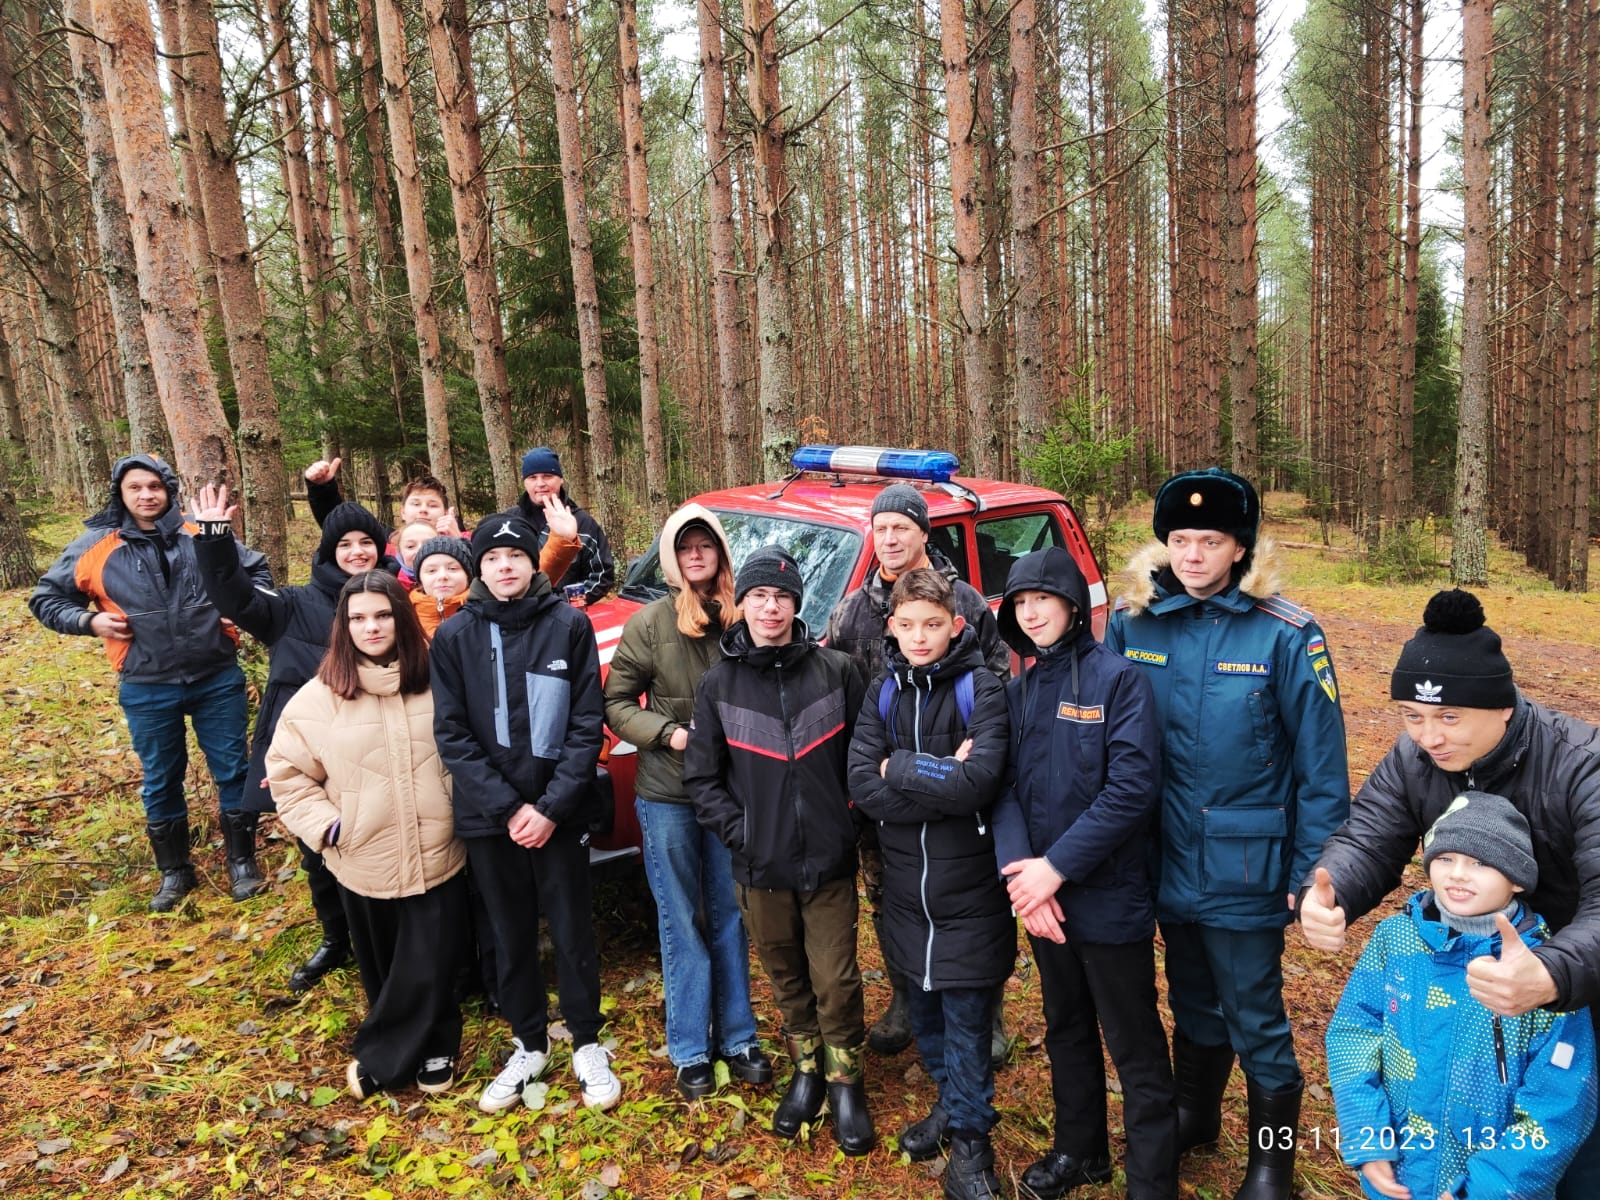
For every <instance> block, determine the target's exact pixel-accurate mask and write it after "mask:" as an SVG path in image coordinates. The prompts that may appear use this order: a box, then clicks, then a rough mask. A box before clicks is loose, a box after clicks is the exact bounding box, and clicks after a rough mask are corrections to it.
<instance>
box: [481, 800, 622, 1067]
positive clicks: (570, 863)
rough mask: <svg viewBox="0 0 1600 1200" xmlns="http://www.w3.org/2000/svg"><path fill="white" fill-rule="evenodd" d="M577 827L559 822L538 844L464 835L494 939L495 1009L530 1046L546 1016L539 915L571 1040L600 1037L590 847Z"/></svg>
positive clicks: (543, 1035)
mask: <svg viewBox="0 0 1600 1200" xmlns="http://www.w3.org/2000/svg"><path fill="white" fill-rule="evenodd" d="M582 838H583V832H582V830H578V829H568V828H558V829H557V830H556V831H555V833H553V834H551V835H550V840H549V841H548V842H546V843H545V844H544V845H543V846H541V847H540V848H539V849H537V850H528V849H525V848H524V847H522V846H519V845H517V844H516V843H515V842H513V841H512V840H511V838H510V837H509V836H507V835H505V834H496V835H494V836H491V837H475V838H467V839H465V840H466V844H467V860H468V862H469V863H471V865H472V879H473V883H474V884H475V885H476V886H477V889H478V891H479V893H480V894H481V895H482V896H483V904H484V908H485V909H486V910H487V911H488V914H489V931H490V933H491V935H492V940H493V943H494V956H495V967H496V971H495V977H496V981H497V986H498V990H499V998H500V1011H501V1013H502V1014H503V1015H504V1016H505V1018H506V1020H507V1021H509V1022H510V1023H511V1032H512V1033H514V1034H515V1035H516V1036H517V1037H519V1038H521V1039H522V1044H523V1045H524V1046H526V1047H528V1048H529V1049H530V1050H543V1049H546V1048H547V1045H548V1041H549V1038H548V1035H547V1032H546V1031H547V1030H548V1028H549V1024H550V1016H549V1009H548V1006H547V1002H546V999H545V992H546V989H545V979H544V968H543V967H542V966H541V965H540V963H539V916H540V914H541V913H542V914H543V915H544V918H545V920H546V922H547V923H548V924H549V926H550V940H551V942H553V943H554V944H555V951H556V973H557V974H556V991H557V994H558V995H559V996H560V998H561V1017H562V1019H563V1020H564V1021H566V1023H567V1028H568V1029H569V1030H571V1031H572V1047H573V1049H574V1050H576V1049H577V1048H578V1047H580V1046H587V1045H588V1044H590V1043H591V1042H597V1041H599V1040H600V1027H601V1025H603V1024H605V1019H604V1018H603V1017H602V1016H601V1015H600V955H599V950H598V948H597V947H596V945H595V937H594V901H593V896H592V893H591V890H590V883H589V851H588V848H587V847H585V846H584V844H583V840H582Z"/></svg>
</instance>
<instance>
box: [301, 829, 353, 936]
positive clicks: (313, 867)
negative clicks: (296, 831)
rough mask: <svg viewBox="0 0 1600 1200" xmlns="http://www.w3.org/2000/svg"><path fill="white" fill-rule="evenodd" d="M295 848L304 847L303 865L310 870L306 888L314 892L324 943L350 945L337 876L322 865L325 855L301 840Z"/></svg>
mask: <svg viewBox="0 0 1600 1200" xmlns="http://www.w3.org/2000/svg"><path fill="white" fill-rule="evenodd" d="M295 845H297V846H299V847H300V865H301V866H302V867H304V868H305V869H306V886H307V887H308V888H310V889H311V907H312V909H313V910H314V911H315V912H316V914H317V920H318V921H320V922H321V923H322V940H323V941H325V942H344V941H349V939H350V927H349V923H348V922H347V921H346V920H345V915H344V899H343V896H344V889H343V888H342V887H340V886H339V881H338V880H337V879H335V878H334V877H333V872H332V871H330V870H328V864H327V863H325V862H323V861H322V855H320V854H318V853H317V852H316V851H315V850H313V849H312V848H311V847H310V846H308V845H306V843H305V842H302V841H301V840H300V839H299V838H296V839H295Z"/></svg>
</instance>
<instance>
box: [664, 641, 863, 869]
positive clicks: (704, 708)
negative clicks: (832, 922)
mask: <svg viewBox="0 0 1600 1200" xmlns="http://www.w3.org/2000/svg"><path fill="white" fill-rule="evenodd" d="M794 628H795V638H794V640H793V641H792V642H789V643H787V644H786V645H782V646H757V645H755V643H754V642H752V641H751V639H750V630H749V627H748V626H747V625H746V624H745V622H743V621H739V622H737V623H736V624H735V625H733V626H732V627H731V628H730V629H729V630H728V631H727V632H726V633H725V634H723V635H722V655H723V657H722V661H721V662H719V663H716V664H715V665H713V666H712V668H711V669H710V670H709V671H707V672H706V673H705V676H704V677H703V678H702V679H701V681H700V691H699V693H698V694H697V695H696V697H695V704H694V723H693V724H692V725H691V727H690V732H689V746H688V748H687V749H686V750H685V751H684V755H683V786H684V790H685V791H686V792H688V794H689V798H690V800H691V801H692V802H693V804H694V809H695V816H696V817H697V818H698V819H699V821H700V824H701V825H703V826H704V827H705V828H706V829H709V830H710V831H711V832H712V833H714V834H715V835H716V836H717V838H718V839H720V840H721V842H722V843H723V845H725V846H727V847H728V849H729V850H730V851H732V853H733V877H734V879H735V880H737V881H738V882H740V883H743V884H746V885H748V886H750V887H760V888H772V889H782V890H791V891H799V892H810V891H815V890H816V889H817V888H818V887H820V886H821V885H822V884H825V883H831V882H832V881H834V880H836V879H845V878H848V877H850V876H852V875H854V874H855V870H856V821H855V816H854V814H853V812H852V811H851V808H850V789H849V784H848V778H847V772H848V767H849V751H850V737H851V734H852V733H853V731H854V728H855V719H856V713H857V712H858V711H859V710H860V708H861V700H862V691H863V689H862V685H861V677H860V676H859V675H858V674H857V673H856V669H855V666H854V665H853V664H852V663H851V661H850V658H849V656H848V655H846V654H842V653H840V652H839V651H837V650H827V649H824V648H823V647H821V646H819V645H818V644H817V643H816V642H814V641H812V640H811V639H810V636H809V634H808V633H807V631H806V627H805V623H804V622H803V621H801V620H800V619H799V618H798V617H797V618H796V619H795V623H794Z"/></svg>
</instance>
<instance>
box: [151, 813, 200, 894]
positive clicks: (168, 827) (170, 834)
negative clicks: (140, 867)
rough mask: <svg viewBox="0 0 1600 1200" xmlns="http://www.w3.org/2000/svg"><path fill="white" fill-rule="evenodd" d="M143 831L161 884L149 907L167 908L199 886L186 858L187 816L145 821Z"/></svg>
mask: <svg viewBox="0 0 1600 1200" xmlns="http://www.w3.org/2000/svg"><path fill="white" fill-rule="evenodd" d="M144 831H145V835H146V836H147V837H149V839H150V849H151V850H152V851H153V852H154V853H155V857H156V867H157V869H158V870H160V872H161V887H160V888H159V889H157V891H156V894H155V895H154V896H153V897H152V898H151V900H150V911H151V912H171V911H172V910H173V909H175V908H177V907H178V904H179V903H180V902H181V901H182V900H183V898H184V897H185V896H187V895H188V894H189V893H190V892H192V891H194V889H195V888H197V887H199V886H200V882H199V880H197V879H196V878H195V877H194V865H193V864H192V863H191V862H190V861H189V818H188V817H174V818H173V819H172V820H170V821H162V822H161V823H160V824H159V825H146V826H145V830H144Z"/></svg>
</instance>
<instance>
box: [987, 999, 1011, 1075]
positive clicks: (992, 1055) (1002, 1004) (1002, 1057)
mask: <svg viewBox="0 0 1600 1200" xmlns="http://www.w3.org/2000/svg"><path fill="white" fill-rule="evenodd" d="M1010 1057H1011V1035H1010V1034H1009V1033H1007V1032H1006V985H1005V984H1003V983H1002V984H1001V985H1000V986H999V987H997V988H995V990H994V1027H993V1028H992V1029H990V1031H989V1066H990V1068H991V1069H992V1070H995V1071H998V1070H1000V1069H1001V1068H1002V1067H1004V1066H1005V1065H1006V1062H1007V1061H1008V1060H1009V1059H1010Z"/></svg>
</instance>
